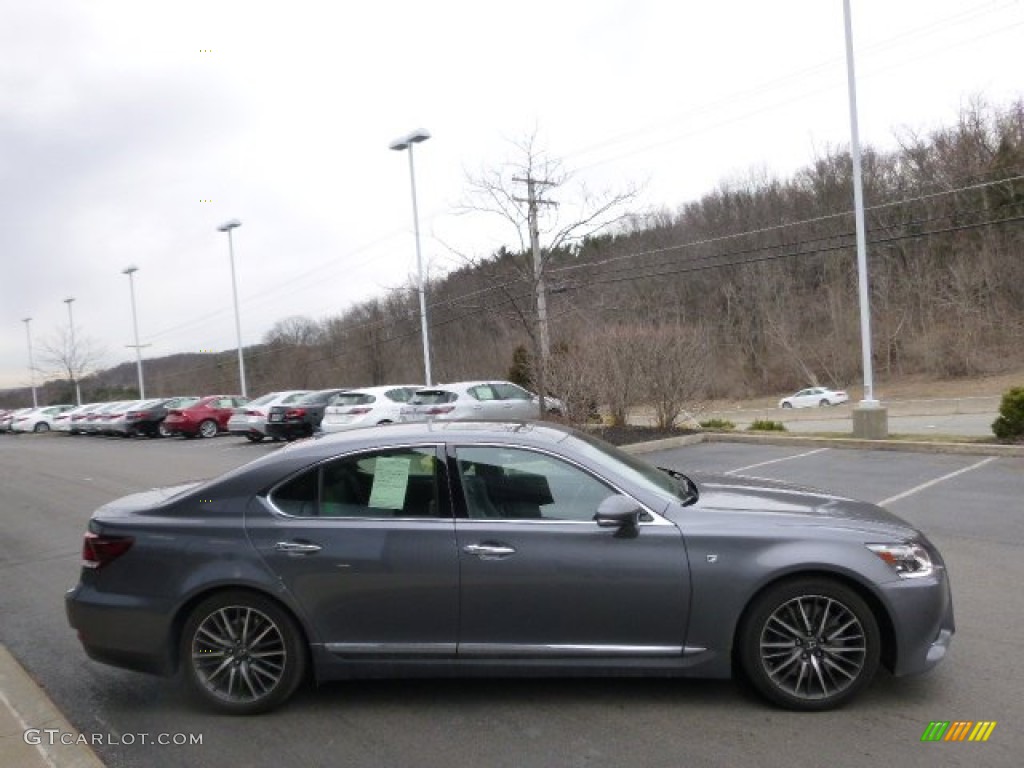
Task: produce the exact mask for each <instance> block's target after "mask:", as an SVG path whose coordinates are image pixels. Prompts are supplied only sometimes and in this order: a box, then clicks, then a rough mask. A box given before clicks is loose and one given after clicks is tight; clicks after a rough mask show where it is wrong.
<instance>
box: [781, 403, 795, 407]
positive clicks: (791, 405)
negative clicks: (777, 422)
mask: <svg viewBox="0 0 1024 768" xmlns="http://www.w3.org/2000/svg"><path fill="white" fill-rule="evenodd" d="M782 407H783V408H792V407H793V404H792V403H783V404H782Z"/></svg>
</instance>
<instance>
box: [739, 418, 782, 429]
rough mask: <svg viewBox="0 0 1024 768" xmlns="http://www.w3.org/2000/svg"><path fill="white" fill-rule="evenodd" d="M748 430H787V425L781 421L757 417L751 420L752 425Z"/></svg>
mask: <svg viewBox="0 0 1024 768" xmlns="http://www.w3.org/2000/svg"><path fill="white" fill-rule="evenodd" d="M747 431H748V432H785V431H786V425H785V424H783V423H782V422H781V421H771V420H769V419H755V420H754V421H753V422H751V424H750V426H749V427H747Z"/></svg>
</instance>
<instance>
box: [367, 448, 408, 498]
mask: <svg viewBox="0 0 1024 768" xmlns="http://www.w3.org/2000/svg"><path fill="white" fill-rule="evenodd" d="M408 487H409V457H407V456H399V457H393V456H378V457H377V461H376V466H375V467H374V473H373V488H372V489H371V490H370V502H369V506H371V507H376V508H377V509H402V508H403V507H404V506H405V492H406V489H407V488H408Z"/></svg>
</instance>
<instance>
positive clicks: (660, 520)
mask: <svg viewBox="0 0 1024 768" xmlns="http://www.w3.org/2000/svg"><path fill="white" fill-rule="evenodd" d="M449 445H450V446H451V447H452V448H453V449H454V450H455V462H456V465H457V464H458V460H459V456H458V451H459V448H460V447H463V448H514V449H517V450H523V451H530V452H533V453H541V454H544V455H546V456H550V457H551V458H554V459H558V460H559V461H564V462H565V463H566V464H569V465H571V466H573V467H576V469H578V470H580V471H581V472H583V473H584V474H586V475H589V476H590V477H594V478H596V479H598V480H599V481H600V482H602V483H604V484H605V485H608V486H611V487H612V488H614V489H615V492H616V493H618V494H620V495H622V496H628V497H629V498H631V499H633V501H635V502H636V503H637V504H639V505H640V507H641V508H642V509H643V510H644V512H646V513H647V514H649V515H650V516H651V518H652V519H651V520H641V521H640V525H641V526H670V527H672V528H675V527H676V526H675V524H674V523H672V522H671V521H669V520H668V519H666V518H665V517H663V516H662V515H659V514H658V513H657V512H655V511H654V510H653V509H651V508H650V507H649V506H647V505H646V504H644V503H643V502H642V501H640V499H638V498H637V497H636V496H634V495H633V494H632V493H628V492H626V491H624V490H622V488H620V487H619V486H618V485H617V484H615V483H613V482H612V481H611V480H609V479H608V478H606V477H605V476H604V475H601V474H599V473H597V472H594V471H593V470H592V469H590V468H589V467H587V466H584V465H583V464H580V463H579V462H578V461H575V460H573V459H570V458H567V457H566V456H563V455H562V454H560V453H555V452H554V451H550V450H547V449H544V448H536V447H534V446H532V445H531V446H526V445H521V444H519V443H449ZM460 475H461V470H460ZM459 487H460V488H461V487H462V478H461V476H460V477H459ZM456 521H457V522H458V523H464V522H480V523H511V524H517V525H518V524H527V525H536V524H538V523H540V524H541V525H565V524H574V525H595V526H596V525H597V521H596V520H544V519H541V520H512V519H509V520H504V519H502V518H500V517H488V518H481V517H457V518H456Z"/></svg>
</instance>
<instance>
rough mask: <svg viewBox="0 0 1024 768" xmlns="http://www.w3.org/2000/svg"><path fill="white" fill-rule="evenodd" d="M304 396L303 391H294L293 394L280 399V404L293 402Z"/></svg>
mask: <svg viewBox="0 0 1024 768" xmlns="http://www.w3.org/2000/svg"><path fill="white" fill-rule="evenodd" d="M305 396H306V393H305V392H296V393H295V394H292V395H288V396H287V397H286V398H285V399H284V400H282V401H281V404H282V405H288V404H289V403H294V402H295V401H297V400H301V399H302V398H304V397H305Z"/></svg>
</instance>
